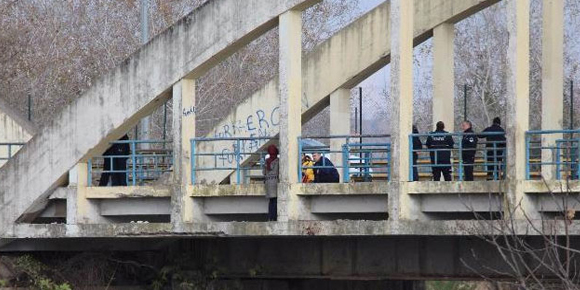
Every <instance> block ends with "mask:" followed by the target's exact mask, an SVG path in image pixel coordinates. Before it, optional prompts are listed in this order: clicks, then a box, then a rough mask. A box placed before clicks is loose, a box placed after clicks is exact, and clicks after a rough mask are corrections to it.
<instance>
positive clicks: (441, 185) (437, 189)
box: [408, 181, 505, 194]
mask: <svg viewBox="0 0 580 290" xmlns="http://www.w3.org/2000/svg"><path fill="white" fill-rule="evenodd" d="M408 190H409V194H445V193H461V194H470V193H500V192H505V184H502V183H501V182H499V181H470V182H461V181H451V182H438V181H419V182H410V183H409V185H408Z"/></svg>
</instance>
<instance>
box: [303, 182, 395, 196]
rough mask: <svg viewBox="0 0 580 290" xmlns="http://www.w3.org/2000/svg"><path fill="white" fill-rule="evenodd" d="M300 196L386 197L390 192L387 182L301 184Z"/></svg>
mask: <svg viewBox="0 0 580 290" xmlns="http://www.w3.org/2000/svg"><path fill="white" fill-rule="evenodd" d="M298 186H299V189H298V190H299V193H298V194H300V195H306V196H308V195H311V196H316V195H386V194H388V193H389V191H390V184H389V183H387V182H365V183H307V184H299V185H298Z"/></svg>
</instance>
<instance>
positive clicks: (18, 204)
mask: <svg viewBox="0 0 580 290" xmlns="http://www.w3.org/2000/svg"><path fill="white" fill-rule="evenodd" d="M316 2H317V1H316V0H280V1H269V0H253V1H237V0H221V1H209V2H208V3H206V4H205V5H202V6H201V7H199V8H198V9H196V10H194V11H193V12H192V13H191V14H189V15H188V16H186V17H184V18H183V19H181V20H180V21H179V22H177V23H176V24H175V25H174V26H173V27H172V28H171V29H167V30H165V31H164V32H163V33H161V34H160V35H158V36H156V37H155V38H154V39H152V40H151V41H150V42H149V43H148V44H147V45H145V46H144V47H143V48H141V49H140V50H139V51H137V52H136V53H134V54H132V56H131V57H130V58H129V59H127V60H126V61H125V62H123V63H122V64H121V65H120V66H118V67H117V68H116V69H114V70H111V71H110V72H109V73H108V74H106V75H105V76H103V77H102V78H101V79H99V80H98V81H97V82H95V84H94V85H93V86H92V87H91V88H89V89H88V90H87V91H86V92H85V93H84V94H83V96H81V97H80V98H78V99H76V100H75V101H74V102H73V103H72V104H71V105H70V106H68V107H66V108H65V109H64V110H63V111H62V112H61V113H60V114H59V115H57V116H55V118H54V119H53V121H52V122H51V124H49V125H47V126H46V127H45V129H44V130H43V132H41V133H39V134H37V135H36V138H34V139H33V140H31V141H30V142H29V143H28V145H27V146H26V147H25V148H23V149H22V150H21V151H20V154H18V155H17V156H16V157H15V158H14V159H12V160H11V162H9V163H8V164H7V165H6V166H3V167H2V168H1V169H0V180H2V181H3V182H2V183H0V199H1V200H3V203H2V204H1V205H0V215H1V216H0V235H3V234H4V233H6V232H7V231H9V230H10V226H11V225H12V224H13V223H14V222H15V221H17V220H19V221H21V222H26V221H27V219H26V217H28V215H25V213H27V212H29V211H35V210H37V209H36V208H37V206H38V205H39V204H40V203H42V202H43V201H44V200H45V199H46V198H47V197H48V194H49V193H50V192H51V191H52V190H53V189H54V188H55V187H56V186H57V183H56V182H57V181H58V179H59V178H61V177H62V176H64V175H65V174H66V173H67V171H68V170H70V169H71V168H72V167H73V166H74V165H75V164H77V163H78V162H79V161H82V160H84V159H86V158H88V157H90V156H92V155H95V154H100V153H102V152H103V151H104V150H105V149H106V148H107V146H108V143H109V142H110V141H112V140H115V139H116V138H119V137H120V136H122V135H123V134H124V133H125V132H127V131H128V130H129V129H130V128H131V127H132V126H134V125H135V124H136V123H137V121H138V120H139V119H141V117H143V116H146V115H148V114H150V113H151V112H152V111H153V110H154V109H155V108H156V107H159V106H160V105H162V104H163V103H164V102H165V101H166V100H167V99H168V98H169V97H170V95H168V94H167V92H168V91H169V90H170V89H171V86H172V85H173V84H174V83H176V82H178V81H179V80H180V79H182V78H184V76H190V78H196V76H200V75H202V74H203V73H204V72H206V71H207V70H208V69H209V68H211V67H213V66H214V65H215V64H217V63H219V62H220V61H222V60H223V59H224V58H226V57H227V56H229V55H231V54H232V53H234V52H235V51H237V50H238V49H239V48H240V47H241V46H243V45H245V44H247V43H249V42H250V41H252V40H254V39H256V38H257V37H258V36H260V35H261V34H263V33H264V32H266V31H268V30H269V29H271V28H273V27H275V26H276V24H277V19H278V15H280V14H282V13H284V12H286V11H288V10H290V9H305V8H307V7H309V6H310V5H312V4H314V3H316ZM200 35H201V36H203V37H200ZM31 164H34V166H30V165H31ZM23 177H24V178H23ZM31 178H34V182H30V181H31V180H30V179H31ZM21 216H22V218H20V217H21Z"/></svg>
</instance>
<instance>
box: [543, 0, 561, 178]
mask: <svg viewBox="0 0 580 290" xmlns="http://www.w3.org/2000/svg"><path fill="white" fill-rule="evenodd" d="M543 2H544V5H543V6H544V7H543V36H542V130H559V129H563V123H564V88H563V86H564V0H544V1H543ZM560 138H562V134H555V135H543V136H542V146H555V145H556V140H557V139H560ZM553 156H554V155H552V154H550V152H548V151H544V152H542V161H543V162H552V160H553ZM555 170H556V166H544V167H543V168H542V176H543V177H544V178H545V179H548V180H549V179H553V178H554V177H555V173H556V171H555Z"/></svg>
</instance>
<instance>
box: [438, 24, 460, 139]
mask: <svg viewBox="0 0 580 290" xmlns="http://www.w3.org/2000/svg"><path fill="white" fill-rule="evenodd" d="M454 39H455V25H454V24H453V23H443V24H441V25H439V26H437V27H435V29H434V30H433V124H436V123H437V122H438V121H443V123H445V128H446V129H447V131H449V132H453V131H454V127H455V115H454V110H453V108H454V100H455V62H454V57H453V44H454Z"/></svg>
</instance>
